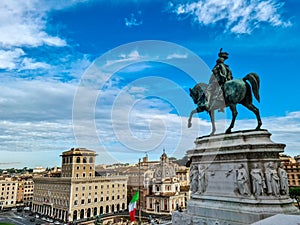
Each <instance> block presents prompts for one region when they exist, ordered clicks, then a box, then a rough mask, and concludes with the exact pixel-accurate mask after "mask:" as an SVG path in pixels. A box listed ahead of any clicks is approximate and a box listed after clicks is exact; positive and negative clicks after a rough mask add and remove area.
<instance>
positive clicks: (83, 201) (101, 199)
mask: <svg viewBox="0 0 300 225" xmlns="http://www.w3.org/2000/svg"><path fill="white" fill-rule="evenodd" d="M116 199H120V196H119V195H117V198H116ZM123 199H125V195H123ZM99 200H100V201H99V202H103V201H104V198H103V197H100V199H99ZM109 200H110V199H109V196H107V197H106V200H105V201H109ZM111 200H115V196H111ZM94 202H98V198H94ZM80 203H81V205H84V204H85V199H81V201H80ZM87 203H92V199H91V198H88V199H87ZM74 205H78V200H77V199H76V200H74Z"/></svg>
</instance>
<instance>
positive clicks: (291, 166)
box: [280, 155, 300, 187]
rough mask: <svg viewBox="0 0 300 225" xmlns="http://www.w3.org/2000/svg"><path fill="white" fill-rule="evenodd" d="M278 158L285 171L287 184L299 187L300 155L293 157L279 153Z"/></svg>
mask: <svg viewBox="0 0 300 225" xmlns="http://www.w3.org/2000/svg"><path fill="white" fill-rule="evenodd" d="M280 160H281V162H282V163H283V169H284V170H285V171H286V172H287V176H288V181H289V186H290V187H300V155H298V156H296V157H294V158H292V157H290V156H287V155H281V156H280Z"/></svg>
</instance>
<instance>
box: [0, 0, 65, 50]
mask: <svg viewBox="0 0 300 225" xmlns="http://www.w3.org/2000/svg"><path fill="white" fill-rule="evenodd" d="M43 3H44V2H40V1H37V0H28V1H17V0H4V1H1V2H0V15H1V16H0V33H1V36H0V43H1V44H2V45H4V46H6V47H8V46H11V47H20V46H29V47H36V46H40V45H44V44H45V45H50V46H65V45H66V42H65V40H63V39H61V38H59V37H57V36H52V35H50V34H48V33H46V32H45V30H46V18H47V16H46V13H47V11H48V10H50V9H49V8H48V5H46V4H43Z"/></svg>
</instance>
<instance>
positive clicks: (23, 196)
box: [17, 177, 34, 206]
mask: <svg viewBox="0 0 300 225" xmlns="http://www.w3.org/2000/svg"><path fill="white" fill-rule="evenodd" d="M33 189H34V182H33V179H32V178H23V177H20V178H19V179H18V193H17V203H18V204H22V205H26V206H31V202H32V199H33Z"/></svg>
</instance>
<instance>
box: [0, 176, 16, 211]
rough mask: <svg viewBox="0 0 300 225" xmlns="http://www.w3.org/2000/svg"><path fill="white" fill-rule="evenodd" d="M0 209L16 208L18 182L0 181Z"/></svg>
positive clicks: (10, 180)
mask: <svg viewBox="0 0 300 225" xmlns="http://www.w3.org/2000/svg"><path fill="white" fill-rule="evenodd" d="M0 193H1V195H0V209H3V208H11V207H15V206H16V203H17V193H18V181H17V180H14V179H12V178H5V179H3V180H0Z"/></svg>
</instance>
